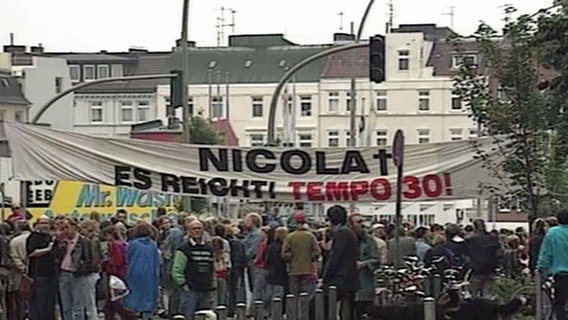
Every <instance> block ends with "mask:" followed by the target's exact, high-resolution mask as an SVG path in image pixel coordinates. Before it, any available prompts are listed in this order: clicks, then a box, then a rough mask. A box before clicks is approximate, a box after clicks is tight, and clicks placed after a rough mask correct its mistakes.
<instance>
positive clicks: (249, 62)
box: [245, 60, 252, 68]
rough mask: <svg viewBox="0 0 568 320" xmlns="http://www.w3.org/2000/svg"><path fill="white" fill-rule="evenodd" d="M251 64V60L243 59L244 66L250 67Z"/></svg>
mask: <svg viewBox="0 0 568 320" xmlns="http://www.w3.org/2000/svg"><path fill="white" fill-rule="evenodd" d="M251 66H252V60H247V61H245V68H250V67H251Z"/></svg>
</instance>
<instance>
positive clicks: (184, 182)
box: [5, 122, 491, 202]
mask: <svg viewBox="0 0 568 320" xmlns="http://www.w3.org/2000/svg"><path fill="white" fill-rule="evenodd" d="M5 131H6V135H7V138H8V141H9V144H10V149H11V153H12V159H13V163H14V164H13V167H14V171H15V172H14V176H15V178H16V179H18V180H68V181H81V182H90V183H99V184H106V185H111V186H123V187H132V188H136V189H139V190H150V191H157V192H163V193H174V194H186V195H191V196H205V197H225V196H229V197H236V198H247V199H251V200H260V199H262V200H273V201H311V202H344V201H358V202H387V201H394V198H395V190H396V167H395V166H394V164H393V161H392V153H391V150H390V148H381V147H369V148H314V149H310V148H301V149H283V148H263V147H260V148H259V147H257V148H244V147H225V146H205V145H184V144H178V143H164V142H153V141H145V140H132V139H119V138H103V137H94V136H89V135H85V134H80V133H77V132H71V131H59V130H52V129H48V128H44V127H39V126H32V125H26V124H21V123H16V122H6V123H5ZM477 144H478V145H481V146H482V147H483V148H486V150H488V151H490V150H491V142H490V141H484V140H481V141H477ZM474 155H475V150H474V148H473V147H472V142H471V141H455V142H445V143H436V144H418V145H407V146H406V148H405V159H404V181H403V184H404V185H403V200H404V201H418V200H420V201H424V200H450V199H467V198H474V197H477V196H478V195H479V185H480V183H481V182H487V181H488V180H489V175H488V171H487V170H486V169H484V168H482V166H481V162H480V160H478V159H474Z"/></svg>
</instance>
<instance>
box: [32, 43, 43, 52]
mask: <svg viewBox="0 0 568 320" xmlns="http://www.w3.org/2000/svg"><path fill="white" fill-rule="evenodd" d="M30 51H31V53H43V51H44V48H43V46H42V45H41V43H39V44H38V45H37V46H34V47H30Z"/></svg>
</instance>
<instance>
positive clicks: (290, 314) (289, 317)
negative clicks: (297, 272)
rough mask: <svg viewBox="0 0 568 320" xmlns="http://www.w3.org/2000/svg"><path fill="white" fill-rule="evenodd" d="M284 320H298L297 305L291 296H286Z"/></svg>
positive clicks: (294, 298)
mask: <svg viewBox="0 0 568 320" xmlns="http://www.w3.org/2000/svg"><path fill="white" fill-rule="evenodd" d="M286 320H298V303H297V300H296V296H294V295H293V294H287V295H286Z"/></svg>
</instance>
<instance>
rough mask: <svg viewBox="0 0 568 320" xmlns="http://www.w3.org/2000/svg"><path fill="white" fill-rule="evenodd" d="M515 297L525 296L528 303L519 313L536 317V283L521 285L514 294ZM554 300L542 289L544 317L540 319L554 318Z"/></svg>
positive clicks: (549, 319)
mask: <svg viewBox="0 0 568 320" xmlns="http://www.w3.org/2000/svg"><path fill="white" fill-rule="evenodd" d="M512 296H513V297H525V298H526V299H527V304H526V305H525V306H524V307H523V308H522V309H521V311H520V312H519V315H521V316H523V317H530V318H531V319H536V310H537V308H536V307H537V306H536V305H537V304H536V288H535V286H534V285H527V286H523V287H520V288H519V289H517V290H516V291H515V292H514V293H513V294H512ZM552 319H553V316H552V300H551V298H550V296H549V295H548V293H546V292H545V291H544V290H543V291H542V318H541V319H540V320H552Z"/></svg>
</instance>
